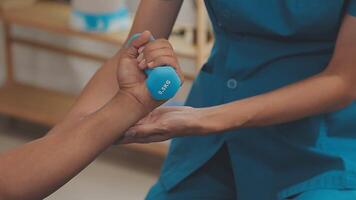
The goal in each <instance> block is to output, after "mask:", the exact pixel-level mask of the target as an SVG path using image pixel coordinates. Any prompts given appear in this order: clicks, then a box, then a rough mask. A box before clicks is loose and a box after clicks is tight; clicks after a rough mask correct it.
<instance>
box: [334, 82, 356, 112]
mask: <svg viewBox="0 0 356 200" xmlns="http://www.w3.org/2000/svg"><path fill="white" fill-rule="evenodd" d="M341 79H342V83H341V84H340V85H341V87H339V88H340V90H339V91H340V93H339V94H340V95H339V102H338V106H337V108H336V109H342V108H344V107H346V106H348V105H350V104H351V103H352V102H353V101H354V100H355V99H356V83H355V81H353V80H346V79H343V78H341Z"/></svg>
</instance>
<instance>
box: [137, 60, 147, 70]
mask: <svg viewBox="0 0 356 200" xmlns="http://www.w3.org/2000/svg"><path fill="white" fill-rule="evenodd" d="M138 66H139V67H140V68H141V69H143V68H145V67H146V59H143V60H141V62H140V63H139V64H138Z"/></svg>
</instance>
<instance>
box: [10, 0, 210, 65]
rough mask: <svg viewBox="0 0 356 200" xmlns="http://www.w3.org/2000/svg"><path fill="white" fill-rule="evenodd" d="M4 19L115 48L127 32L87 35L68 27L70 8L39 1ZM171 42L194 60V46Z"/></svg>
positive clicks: (13, 12)
mask: <svg viewBox="0 0 356 200" xmlns="http://www.w3.org/2000/svg"><path fill="white" fill-rule="evenodd" d="M4 17H5V19H6V21H8V22H9V23H12V24H17V25H20V26H26V27H32V28H37V29H41V30H44V31H49V32H54V33H60V34H64V35H67V36H79V37H83V38H87V39H90V40H96V41H102V42H107V43H111V44H114V45H117V46H120V45H122V44H123V43H124V42H125V40H126V38H127V34H128V32H115V33H88V32H82V31H78V30H75V29H73V28H72V27H70V25H69V18H70V6H69V5H67V4H62V3H56V2H50V1H48V2H47V1H43V2H41V1H40V2H38V3H34V4H31V5H27V6H21V7H15V8H10V9H7V10H5V11H4ZM171 42H172V45H173V46H174V48H175V50H176V52H177V55H179V56H180V57H185V58H192V59H195V58H196V56H197V50H196V46H195V45H192V44H190V43H188V42H186V41H184V40H183V39H182V38H179V37H172V38H171ZM208 50H209V49H207V52H206V55H207V53H208Z"/></svg>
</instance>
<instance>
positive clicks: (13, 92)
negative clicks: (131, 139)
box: [0, 83, 168, 157]
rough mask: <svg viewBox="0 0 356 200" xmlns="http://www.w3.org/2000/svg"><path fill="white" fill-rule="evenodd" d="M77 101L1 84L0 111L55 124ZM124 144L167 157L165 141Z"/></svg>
mask: <svg viewBox="0 0 356 200" xmlns="http://www.w3.org/2000/svg"><path fill="white" fill-rule="evenodd" d="M74 101H75V96H74V95H69V94H65V93H62V92H58V91H54V90H48V89H44V88H39V87H34V86H30V85H25V84H20V83H14V84H6V85H4V86H2V87H0V113H2V114H5V115H8V116H12V117H15V118H19V119H23V120H26V121H30V122H35V123H39V124H43V125H46V126H53V125H55V124H57V123H58V122H59V121H61V120H62V119H63V118H64V116H65V115H66V113H67V112H68V111H69V109H70V107H71V106H72V105H73V103H74ZM124 147H127V148H132V149H135V150H137V151H141V152H144V153H149V154H152V155H155V156H160V157H164V156H165V155H166V153H167V150H168V145H166V144H160V143H157V144H130V145H126V146H124Z"/></svg>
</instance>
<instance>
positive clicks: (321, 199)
mask: <svg viewBox="0 0 356 200" xmlns="http://www.w3.org/2000/svg"><path fill="white" fill-rule="evenodd" d="M294 200H356V191H355V190H312V191H308V192H304V193H302V194H301V195H299V196H298V197H296V198H294Z"/></svg>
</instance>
